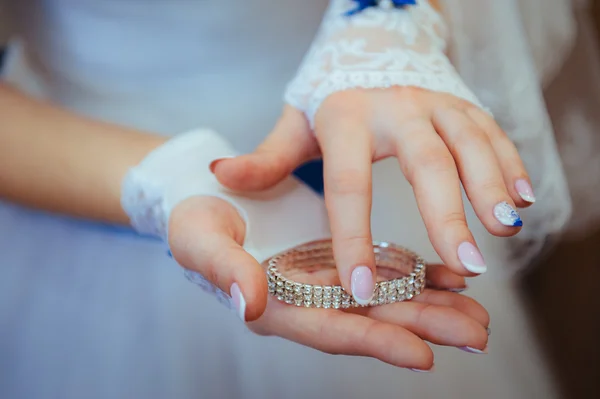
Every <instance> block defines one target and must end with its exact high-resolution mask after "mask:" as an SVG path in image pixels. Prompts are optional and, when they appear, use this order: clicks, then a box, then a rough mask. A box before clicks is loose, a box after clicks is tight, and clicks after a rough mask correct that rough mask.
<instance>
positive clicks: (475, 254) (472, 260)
mask: <svg viewBox="0 0 600 399" xmlns="http://www.w3.org/2000/svg"><path fill="white" fill-rule="evenodd" d="M458 259H459V260H460V262H461V263H462V264H463V266H464V267H465V269H467V270H468V271H470V272H471V273H475V274H482V273H485V272H486V271H487V266H486V264H485V260H484V259H483V255H481V252H479V249H477V247H476V246H475V245H473V244H471V243H470V242H463V243H462V244H460V245H459V246H458Z"/></svg>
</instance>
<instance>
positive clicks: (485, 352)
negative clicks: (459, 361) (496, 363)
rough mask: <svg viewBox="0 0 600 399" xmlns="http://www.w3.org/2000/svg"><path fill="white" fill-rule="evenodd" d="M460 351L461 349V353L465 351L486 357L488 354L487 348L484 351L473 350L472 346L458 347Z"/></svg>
mask: <svg viewBox="0 0 600 399" xmlns="http://www.w3.org/2000/svg"><path fill="white" fill-rule="evenodd" d="M458 349H460V350H461V351H465V352H469V353H474V354H476V355H485V354H487V353H488V348H487V346H486V347H485V349H484V350H481V349H477V348H471V347H470V346H460V347H458Z"/></svg>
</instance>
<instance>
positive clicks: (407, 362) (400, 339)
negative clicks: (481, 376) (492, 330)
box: [169, 197, 489, 370]
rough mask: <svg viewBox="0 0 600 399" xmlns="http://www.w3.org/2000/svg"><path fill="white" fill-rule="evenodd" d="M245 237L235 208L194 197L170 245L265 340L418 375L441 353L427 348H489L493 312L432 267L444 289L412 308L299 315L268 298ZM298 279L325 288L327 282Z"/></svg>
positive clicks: (432, 277)
mask: <svg viewBox="0 0 600 399" xmlns="http://www.w3.org/2000/svg"><path fill="white" fill-rule="evenodd" d="M282 228H292V226H282ZM244 230H245V226H244V222H243V220H242V219H241V217H240V216H239V214H238V213H237V211H236V210H235V209H234V208H233V207H232V206H231V205H230V204H229V203H227V202H225V201H223V200H221V199H218V198H214V197H193V198H189V199H187V200H185V201H184V202H182V203H180V204H179V205H178V206H177V207H176V208H175V209H174V211H173V212H172V214H171V219H170V226H169V242H170V246H171V250H172V252H173V256H174V257H175V259H176V260H177V261H178V262H179V263H180V264H181V265H183V266H184V267H186V268H188V269H190V270H193V271H196V272H198V273H200V274H202V275H203V276H205V277H206V278H207V279H208V280H209V281H210V282H211V283H213V284H214V285H216V286H217V287H219V288H220V289H221V290H223V291H224V292H226V293H228V294H230V295H232V296H233V303H234V305H235V307H236V309H237V310H238V314H240V315H241V316H242V318H243V319H245V321H247V322H248V327H249V328H250V329H251V330H252V331H254V332H255V333H257V334H261V335H275V336H280V337H282V338H285V339H289V340H291V341H295V342H297V343H300V344H303V345H306V346H309V347H312V348H315V349H317V350H320V351H323V352H327V353H334V354H344V355H357V356H368V357H373V358H376V359H379V360H381V361H384V362H386V363H390V364H393V365H395V366H399V367H406V368H411V369H418V370H430V369H431V367H432V366H433V353H432V351H431V349H430V348H429V346H428V345H427V344H426V343H425V341H429V342H432V343H435V344H439V345H447V346H455V347H460V348H462V349H466V350H469V351H471V352H478V351H484V350H485V348H486V345H487V339H488V335H487V331H486V328H487V326H488V323H489V316H488V314H487V312H486V311H485V309H484V308H483V307H482V306H481V305H479V304H478V303H477V302H475V301H474V300H472V299H470V298H467V297H464V296H461V295H459V294H456V293H453V292H450V290H460V289H462V288H464V287H465V281H464V278H463V277H460V276H457V275H455V274H453V273H452V272H450V271H449V270H448V269H446V268H445V267H442V266H429V269H428V275H427V280H428V284H429V285H430V286H434V287H436V289H435V290H434V289H426V290H425V291H424V292H423V293H422V294H420V295H418V296H417V297H415V298H414V299H413V300H412V301H411V302H404V303H396V304H391V305H385V306H380V307H374V308H356V309H352V310H349V311H342V310H332V309H306V308H298V307H295V306H290V305H286V304H283V303H281V302H279V301H277V300H276V299H273V298H272V297H270V296H269V295H268V289H267V279H266V274H265V270H264V269H263V268H262V266H261V265H260V264H259V263H258V262H257V261H256V260H255V259H254V258H253V257H252V256H250V255H249V254H248V253H247V252H245V251H244V249H243V248H242V245H241V244H242V241H243V237H244V233H245V231H244ZM329 276H332V275H331V274H330V275H329ZM294 278H295V279H299V280H300V281H304V280H305V281H306V282H307V283H310V282H315V281H314V280H315V279H317V280H318V281H316V282H318V283H324V281H323V279H324V278H326V277H324V276H315V275H305V276H303V275H295V276H294ZM333 278H335V277H333ZM325 283H326V282H325ZM234 284H237V288H234V289H233V292H232V289H231V288H232V286H234ZM238 289H239V290H238Z"/></svg>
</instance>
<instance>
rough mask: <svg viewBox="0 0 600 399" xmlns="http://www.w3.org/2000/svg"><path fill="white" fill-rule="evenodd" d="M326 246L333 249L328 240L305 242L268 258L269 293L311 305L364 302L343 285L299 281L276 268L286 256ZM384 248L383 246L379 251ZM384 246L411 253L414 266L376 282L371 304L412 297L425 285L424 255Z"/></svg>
mask: <svg viewBox="0 0 600 399" xmlns="http://www.w3.org/2000/svg"><path fill="white" fill-rule="evenodd" d="M324 249H325V250H330V246H328V245H327V244H321V245H316V246H315V247H312V248H311V247H307V246H304V247H302V250H299V251H291V252H289V253H287V254H283V255H280V256H277V257H274V258H272V259H271V260H269V262H268V268H267V279H268V285H269V293H270V294H271V295H273V296H274V297H276V298H277V299H278V300H279V301H282V302H285V303H287V304H290V305H296V306H303V307H308V308H311V307H314V308H325V309H329V308H333V309H340V308H341V309H347V308H351V307H359V306H361V305H359V304H358V303H356V301H354V299H353V298H352V296H351V295H349V294H348V293H347V292H346V291H345V290H344V289H343V288H342V287H341V286H327V285H326V286H322V285H312V284H302V283H297V282H294V281H291V280H289V279H287V278H286V277H284V276H283V275H282V274H281V272H280V271H279V270H278V269H277V263H278V262H279V261H282V260H283V259H284V258H285V257H290V256H292V257H293V256H294V255H299V257H301V258H306V254H307V252H313V253H315V254H316V253H319V255H320V254H321V253H322V251H323V250H324ZM381 250H382V249H381V248H380V249H379V251H381ZM385 250H390V251H400V252H403V253H404V254H405V255H406V254H410V255H412V259H413V261H414V270H413V272H411V273H410V274H409V275H408V276H405V277H401V278H397V279H393V280H389V281H382V282H379V283H377V284H376V287H375V294H374V296H373V300H372V301H371V303H370V304H369V306H377V305H384V304H388V303H394V302H402V301H406V300H410V299H412V298H413V297H414V296H416V295H419V294H420V293H421V292H422V291H423V289H424V288H425V264H424V262H423V260H422V259H421V258H419V257H418V256H416V255H414V254H412V253H411V252H410V251H407V250H405V249H403V248H401V247H396V246H393V247H391V248H387V247H386V248H385Z"/></svg>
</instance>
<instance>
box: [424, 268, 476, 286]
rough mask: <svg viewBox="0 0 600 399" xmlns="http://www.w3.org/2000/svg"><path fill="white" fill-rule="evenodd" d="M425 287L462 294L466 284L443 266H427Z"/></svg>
mask: <svg viewBox="0 0 600 399" xmlns="http://www.w3.org/2000/svg"><path fill="white" fill-rule="evenodd" d="M426 270H427V276H426V277H427V287H429V288H433V289H438V290H448V291H453V292H462V291H464V290H466V289H467V283H466V281H465V278H464V277H463V276H460V275H458V274H456V273H454V272H452V270H450V269H449V268H447V267H446V266H444V265H427V269H426Z"/></svg>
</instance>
